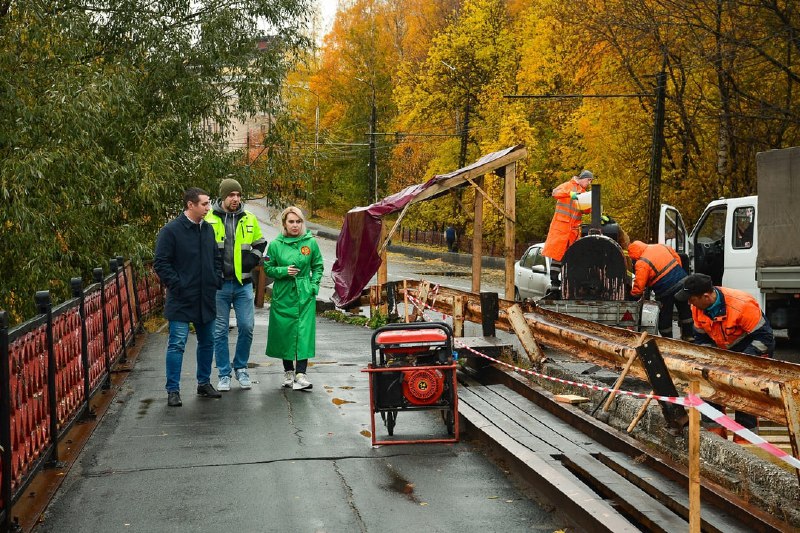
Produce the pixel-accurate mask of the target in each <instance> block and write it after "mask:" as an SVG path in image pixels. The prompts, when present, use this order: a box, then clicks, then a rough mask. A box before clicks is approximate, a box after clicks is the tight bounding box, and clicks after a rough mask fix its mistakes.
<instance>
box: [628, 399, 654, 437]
mask: <svg viewBox="0 0 800 533" xmlns="http://www.w3.org/2000/svg"><path fill="white" fill-rule="evenodd" d="M650 394H655V391H650ZM652 400H653V399H652V398H647V399H646V400H645V401H644V403H643V404H642V406H641V407H640V408H639V410H638V411H637V412H636V416H634V417H633V420H632V421H631V425H630V426H628V429H627V432H628V433H630V432H631V431H633V428H635V427H636V424H638V423H639V420H641V419H642V417H643V416H644V414H645V413H646V412H647V406H648V405H650V402H651V401H652Z"/></svg>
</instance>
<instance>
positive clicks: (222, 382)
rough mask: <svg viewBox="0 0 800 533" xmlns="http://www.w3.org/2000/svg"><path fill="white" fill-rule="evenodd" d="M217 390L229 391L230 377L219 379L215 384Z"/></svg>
mask: <svg viewBox="0 0 800 533" xmlns="http://www.w3.org/2000/svg"><path fill="white" fill-rule="evenodd" d="M217 390H219V391H229V390H231V377H230V376H222V377H221V378H219V383H217Z"/></svg>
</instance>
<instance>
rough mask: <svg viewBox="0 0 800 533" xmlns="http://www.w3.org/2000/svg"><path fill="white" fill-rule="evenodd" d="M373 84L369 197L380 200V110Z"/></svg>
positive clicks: (370, 124)
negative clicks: (377, 152) (377, 143)
mask: <svg viewBox="0 0 800 533" xmlns="http://www.w3.org/2000/svg"><path fill="white" fill-rule="evenodd" d="M371 85H372V110H371V111H370V116H369V177H368V179H369V197H370V198H371V199H372V202H377V201H378V161H377V159H376V157H375V133H376V129H377V122H378V111H377V109H375V85H374V84H371Z"/></svg>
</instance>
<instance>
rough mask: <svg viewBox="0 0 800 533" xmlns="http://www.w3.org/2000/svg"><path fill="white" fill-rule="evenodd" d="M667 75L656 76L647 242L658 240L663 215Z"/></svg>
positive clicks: (663, 72)
mask: <svg viewBox="0 0 800 533" xmlns="http://www.w3.org/2000/svg"><path fill="white" fill-rule="evenodd" d="M666 86H667V73H666V72H665V71H664V70H663V69H662V71H661V72H659V73H658V74H656V108H655V117H654V120H653V154H652V158H651V160H650V183H649V186H648V189H647V233H646V238H647V242H649V243H653V242H656V241H657V240H658V219H659V216H660V214H661V155H662V152H663V147H664V104H665V100H666V93H667V91H666Z"/></svg>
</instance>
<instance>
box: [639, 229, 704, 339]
mask: <svg viewBox="0 0 800 533" xmlns="http://www.w3.org/2000/svg"><path fill="white" fill-rule="evenodd" d="M628 257H630V258H631V259H632V260H633V261H636V263H635V264H634V267H633V272H634V274H635V276H634V280H633V287H632V288H631V296H635V297H640V296H642V295H643V294H644V291H645V289H648V288H649V289H652V291H653V292H654V293H655V296H656V300H657V301H658V302H659V303H661V312H660V313H659V314H658V332H659V333H660V334H661V336H662V337H668V338H670V339H671V338H672V308H673V307H677V308H678V322H679V324H680V328H681V339H683V340H685V341H691V340H693V339H694V327H693V326H692V323H693V322H692V311H691V309H689V304H688V303H687V302H685V301H683V302H678V301H675V298H674V296H675V293H676V292H678V291H679V290H681V289H682V288H683V280H684V279H685V278H686V271H685V270H684V269H683V265H682V264H681V258H680V256H679V255H678V252H676V251H675V250H673V249H672V248H670V247H669V246H667V245H666V244H645V243H643V242H642V241H633V242H632V243H630V244H629V245H628Z"/></svg>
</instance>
